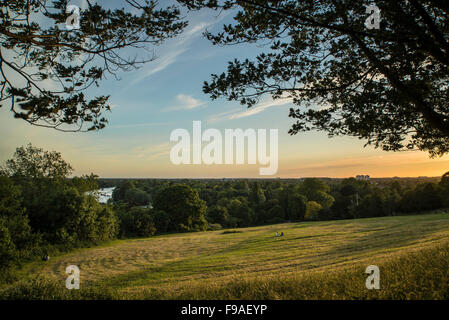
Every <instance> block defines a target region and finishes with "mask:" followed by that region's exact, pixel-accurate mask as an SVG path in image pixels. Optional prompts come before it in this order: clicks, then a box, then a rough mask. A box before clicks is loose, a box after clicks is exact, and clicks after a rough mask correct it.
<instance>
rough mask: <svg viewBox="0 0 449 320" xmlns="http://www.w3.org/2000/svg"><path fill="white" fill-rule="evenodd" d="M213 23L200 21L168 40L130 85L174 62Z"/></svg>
mask: <svg viewBox="0 0 449 320" xmlns="http://www.w3.org/2000/svg"><path fill="white" fill-rule="evenodd" d="M211 24H212V23H210V22H209V23H206V22H201V23H198V24H196V25H194V26H193V27H191V28H190V29H187V30H186V31H184V32H183V33H182V34H181V35H180V36H178V37H177V38H176V39H172V40H171V41H169V42H167V45H166V46H165V48H164V49H165V50H163V53H162V54H161V56H160V57H157V58H156V60H155V61H153V62H150V63H148V64H146V65H145V66H144V67H143V68H141V69H140V71H139V72H138V73H137V74H135V76H134V79H133V80H132V81H131V82H130V83H129V86H128V87H130V86H132V85H135V84H137V83H139V82H141V81H143V80H145V79H146V78H148V77H150V76H152V75H154V74H156V73H158V72H160V71H162V70H164V69H166V68H167V67H168V66H170V65H172V64H174V63H175V62H176V61H177V60H178V58H179V57H180V56H181V55H182V54H183V53H185V52H186V51H187V50H188V49H189V48H190V45H191V43H192V41H193V40H194V39H195V38H196V37H198V36H200V35H201V34H202V31H203V30H204V29H205V28H207V27H208V26H209V25H211Z"/></svg>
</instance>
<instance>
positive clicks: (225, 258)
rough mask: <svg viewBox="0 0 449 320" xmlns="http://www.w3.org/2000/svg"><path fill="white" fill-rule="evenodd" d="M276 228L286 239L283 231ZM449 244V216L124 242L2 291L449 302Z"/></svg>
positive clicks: (44, 265)
mask: <svg viewBox="0 0 449 320" xmlns="http://www.w3.org/2000/svg"><path fill="white" fill-rule="evenodd" d="M276 231H279V232H284V235H285V236H284V237H283V238H275V237H274V234H275V232H276ZM448 243H449V214H447V213H439V214H427V215H415V216H397V217H383V218H370V219H358V220H342V221H326V222H301V223H289V224H278V225H270V226H262V227H253V228H245V229H236V232H235V233H230V232H225V231H211V232H200V233H188V234H173V235H163V236H156V237H151V238H145V239H134V240H123V241H122V240H119V241H114V242H112V243H109V244H107V245H104V246H101V247H95V248H90V249H82V250H77V251H74V252H71V253H69V254H65V255H62V256H59V257H52V258H51V260H50V261H48V262H37V263H31V264H28V265H26V266H24V268H22V270H21V271H20V278H22V280H20V281H19V282H17V283H13V284H9V285H4V286H3V288H2V289H0V291H2V290H3V293H1V292H0V296H2V295H3V297H6V298H8V297H9V298H14V297H25V298H26V297H27V296H30V297H39V294H40V293H39V292H41V291H42V292H45V294H43V296H42V297H44V298H70V296H67V295H68V294H70V295H74V296H73V297H74V298H86V297H87V298H96V297H100V298H108V297H110V298H137V299H145V298H150V299H177V298H180V299H184V298H185V299H223V298H225V299H385V298H386V299H448V298H449V296H448V294H449V289H448V286H449V282H448V272H449V245H448ZM68 265H77V266H79V268H80V270H81V290H79V291H80V292H81V293H79V292H78V293H67V292H73V291H75V290H72V291H69V290H67V289H65V288H64V285H65V279H66V277H67V275H66V274H65V268H66V267H67V266H68ZM368 265H377V266H379V267H380V273H381V289H380V290H367V289H366V288H365V279H366V277H367V275H366V274H364V270H365V268H366V267H367V266H368ZM26 279H34V280H33V281H32V282H31V284H30V283H28V282H26ZM32 286H34V287H37V288H38V289H36V288H30V287H32ZM46 286H47V287H46ZM48 286H49V287H48ZM40 287H42V288H43V289H42V288H41V289H39V288H40ZM44 287H45V288H44ZM59 288H60V289H59ZM92 288H97V289H95V290H97V291H95V290H94V289H92ZM88 289H89V290H91V291H89V293H88V294H86V295H83V293H82V292H83V290H85V292H87V291H86V290H88ZM33 290H34V291H33ZM39 290H41V291H39ZM52 290H53V291H55V290H56V291H58V290H60V291H58V292H59V293H54V294H53V293H52ZM92 290H94V291H92ZM95 292H97V293H98V292H102V293H104V294H105V296H101V295H100V296H97V294H96V293H95ZM106 292H107V293H106Z"/></svg>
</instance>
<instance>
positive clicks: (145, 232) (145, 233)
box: [119, 208, 156, 237]
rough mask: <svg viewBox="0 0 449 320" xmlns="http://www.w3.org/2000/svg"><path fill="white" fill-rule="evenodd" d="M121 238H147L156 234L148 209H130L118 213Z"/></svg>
mask: <svg viewBox="0 0 449 320" xmlns="http://www.w3.org/2000/svg"><path fill="white" fill-rule="evenodd" d="M119 218H120V236H121V237H149V236H152V235H154V234H155V233H156V226H155V224H154V221H153V216H152V215H151V211H150V209H144V208H132V209H130V210H127V211H125V212H120V213H119Z"/></svg>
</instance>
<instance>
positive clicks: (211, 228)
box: [207, 223, 223, 231]
mask: <svg viewBox="0 0 449 320" xmlns="http://www.w3.org/2000/svg"><path fill="white" fill-rule="evenodd" d="M221 229H223V227H222V226H221V224H219V223H211V224H209V226H208V227H207V230H208V231H216V230H221Z"/></svg>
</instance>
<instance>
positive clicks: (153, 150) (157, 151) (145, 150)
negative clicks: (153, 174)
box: [132, 143, 170, 160]
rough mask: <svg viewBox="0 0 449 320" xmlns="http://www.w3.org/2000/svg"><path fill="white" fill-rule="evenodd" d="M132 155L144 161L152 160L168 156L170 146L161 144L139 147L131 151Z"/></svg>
mask: <svg viewBox="0 0 449 320" xmlns="http://www.w3.org/2000/svg"><path fill="white" fill-rule="evenodd" d="M132 154H134V155H135V156H137V157H140V158H145V159H146V160H154V159H157V158H160V157H163V156H166V155H169V154H170V144H169V143H162V144H159V145H155V146H150V147H148V146H140V147H136V148H133V149H132Z"/></svg>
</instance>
